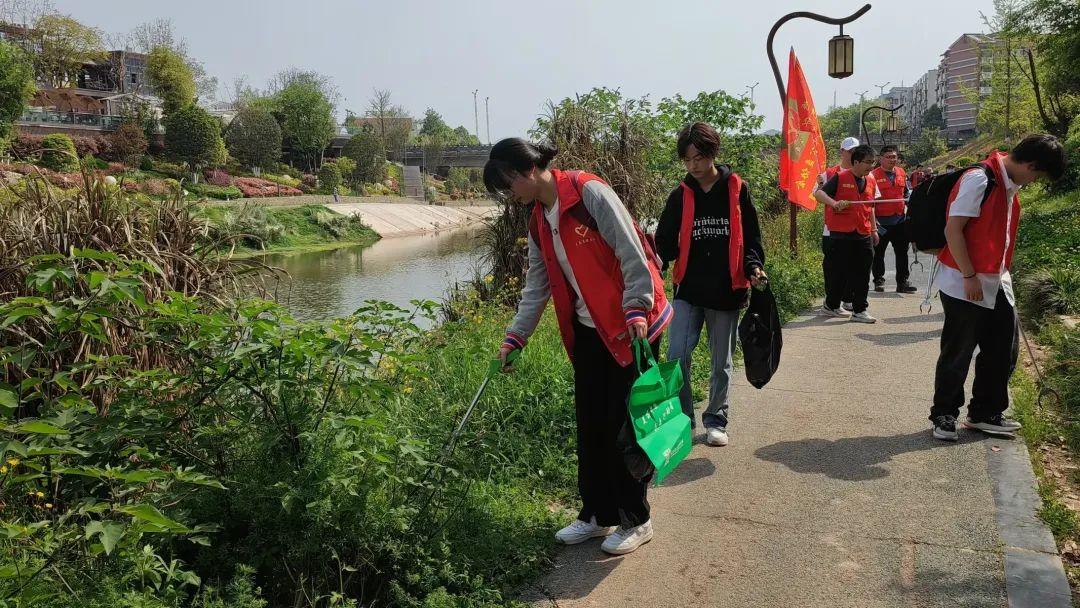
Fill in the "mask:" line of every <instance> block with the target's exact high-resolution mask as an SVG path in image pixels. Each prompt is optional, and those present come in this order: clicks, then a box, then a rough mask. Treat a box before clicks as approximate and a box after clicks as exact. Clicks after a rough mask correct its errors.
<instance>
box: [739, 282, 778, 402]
mask: <svg viewBox="0 0 1080 608" xmlns="http://www.w3.org/2000/svg"><path fill="white" fill-rule="evenodd" d="M739 341H740V342H742V352H743V368H744V369H745V370H746V380H747V381H748V382H750V384H752V385H754V387H755V388H761V387H763V386H765V385H766V384H768V383H769V380H771V379H772V377H773V374H775V373H776V369H777V368H778V367H780V350H781V349H782V348H783V346H784V338H783V336H782V335H781V333H780V311H779V310H777V308H776V298H775V297H773V293H772V289H771V288H770V287H769V286H768V284H766V286H765V288H764V289H758V288H753V289H751V290H750V306H749V308H747V309H746V314H745V315H743V318H742V321H740V322H739Z"/></svg>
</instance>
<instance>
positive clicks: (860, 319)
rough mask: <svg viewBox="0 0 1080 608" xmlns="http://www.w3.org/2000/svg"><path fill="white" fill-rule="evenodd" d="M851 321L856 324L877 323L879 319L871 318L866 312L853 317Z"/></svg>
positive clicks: (855, 314)
mask: <svg viewBox="0 0 1080 608" xmlns="http://www.w3.org/2000/svg"><path fill="white" fill-rule="evenodd" d="M851 320H852V321H855V322H856V323H877V319H875V318H874V317H871V316H870V314H869V313H867V312H866V311H865V310H864V311H862V312H857V313H854V314H852V315H851Z"/></svg>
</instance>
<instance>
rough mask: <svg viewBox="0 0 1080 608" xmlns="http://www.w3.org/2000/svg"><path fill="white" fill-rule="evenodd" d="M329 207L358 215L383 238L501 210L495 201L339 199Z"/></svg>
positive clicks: (430, 229)
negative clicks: (476, 203) (427, 202)
mask: <svg viewBox="0 0 1080 608" xmlns="http://www.w3.org/2000/svg"><path fill="white" fill-rule="evenodd" d="M326 208H327V209H330V210H332V211H336V212H337V213H340V214H342V215H359V216H360V219H361V220H363V222H364V223H365V224H367V225H368V226H370V227H371V229H372V230H374V231H375V232H377V233H379V236H382V237H384V238H385V237H394V236H406V235H412V234H421V233H424V232H434V231H436V230H448V229H452V228H460V227H463V226H468V225H469V224H475V223H477V222H480V221H481V220H483V219H484V218H486V217H491V216H492V215H495V214H496V213H498V212H499V208H498V207H495V206H493V205H487V206H470V207H465V206H455V207H443V206H440V205H420V204H408V203H336V204H327V205H326Z"/></svg>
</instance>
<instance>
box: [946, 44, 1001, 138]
mask: <svg viewBox="0 0 1080 608" xmlns="http://www.w3.org/2000/svg"><path fill="white" fill-rule="evenodd" d="M998 45H999V41H998V39H997V38H995V37H994V36H988V35H986V34H964V35H962V36H960V37H959V38H957V39H956V41H955V42H953V43H952V44H951V45H949V48H947V49H945V52H944V53H942V54H941V63H940V64H939V65H938V74H937V98H938V105H939V106H940V107H941V113H942V116H943V117H944V118H945V131H946V133H948V136H949V138H950V139H954V138H955V139H966V138H969V137H972V136H974V135H975V134H976V132H977V128H978V127H977V125H976V121H977V119H978V116H979V99H980V98H981V97H983V96H985V95H988V94H989V93H990V76H991V73H992V71H993V65H994V50H995V49H996V47H997V46H998Z"/></svg>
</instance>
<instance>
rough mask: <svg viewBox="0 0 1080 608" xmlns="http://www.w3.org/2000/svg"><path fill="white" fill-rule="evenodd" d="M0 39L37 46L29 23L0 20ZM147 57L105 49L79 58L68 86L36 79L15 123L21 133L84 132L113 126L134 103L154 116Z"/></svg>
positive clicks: (31, 48)
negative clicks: (82, 60) (100, 54)
mask: <svg viewBox="0 0 1080 608" xmlns="http://www.w3.org/2000/svg"><path fill="white" fill-rule="evenodd" d="M0 39H3V40H7V41H9V42H12V43H15V44H18V45H19V46H21V47H22V48H24V49H26V50H27V52H30V53H37V52H40V50H41V47H40V45H39V43H38V42H37V40H36V39H35V35H34V30H33V29H30V28H26V27H22V26H18V25H12V24H9V23H0ZM148 62H149V57H148V56H147V55H146V54H144V53H136V52H133V51H128V50H117V51H109V52H107V53H105V54H104V56H103V57H102V58H100V59H98V60H94V61H87V62H85V63H83V65H82V68H81V69H80V70H79V73H78V74H77V75H76V76H75V78H74V80H73V81H71V82H68V83H67V84H68V86H64V87H54V86H52V85H50V84H48V83H45V82H38V83H37V89H38V90H37V93H36V94H35V95H34V97H33V99H31V100H30V103H29V104H28V108H27V111H26V112H24V113H23V115H22V116H21V117H19V119H18V120H17V121H16V125H17V127H18V128H19V130H20V131H22V132H24V133H34V134H39V135H40V134H48V133H67V134H69V135H90V134H93V133H92V132H93V131H111V130H114V129H116V128H117V127H118V126H119V125H120V123H121V122H122V121H121V118H120V117H121V116H122V115H124V114H126V113H128V112H129V111H130V110H131V109H132V108H133V107H134V106H135V105H140V106H144V107H149V108H150V110H151V112H152V113H153V114H155V115H157V116H158V117H160V107H161V101H160V100H159V99H158V98H156V97H154V96H153V95H151V94H150V91H151V90H152V89H151V83H150V80H149V78H148V77H147V64H148Z"/></svg>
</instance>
